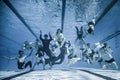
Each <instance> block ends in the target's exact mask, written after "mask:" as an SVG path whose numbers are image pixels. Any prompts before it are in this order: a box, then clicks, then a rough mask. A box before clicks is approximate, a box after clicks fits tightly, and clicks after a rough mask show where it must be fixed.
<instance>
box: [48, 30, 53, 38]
mask: <svg viewBox="0 0 120 80" xmlns="http://www.w3.org/2000/svg"><path fill="white" fill-rule="evenodd" d="M49 37H50V40H53V39H52V36H51V34H50V32H49Z"/></svg>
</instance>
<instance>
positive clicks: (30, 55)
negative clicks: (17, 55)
mask: <svg viewBox="0 0 120 80" xmlns="http://www.w3.org/2000/svg"><path fill="white" fill-rule="evenodd" d="M32 52H33V49H31V52H30V53H29V54H28V55H27V57H29V56H31V54H32Z"/></svg>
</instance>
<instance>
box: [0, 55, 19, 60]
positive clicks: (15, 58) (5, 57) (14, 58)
mask: <svg viewBox="0 0 120 80" xmlns="http://www.w3.org/2000/svg"><path fill="white" fill-rule="evenodd" d="M2 58H4V59H9V60H17V57H12V58H10V57H7V56H2Z"/></svg>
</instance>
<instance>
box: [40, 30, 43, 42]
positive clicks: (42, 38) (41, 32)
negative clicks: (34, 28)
mask: <svg viewBox="0 0 120 80" xmlns="http://www.w3.org/2000/svg"><path fill="white" fill-rule="evenodd" d="M40 40H43V38H42V31H41V30H40Z"/></svg>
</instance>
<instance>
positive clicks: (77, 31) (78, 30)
mask: <svg viewBox="0 0 120 80" xmlns="http://www.w3.org/2000/svg"><path fill="white" fill-rule="evenodd" d="M75 28H76V31H77V34H78V32H79V29H78V27H77V26H75Z"/></svg>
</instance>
